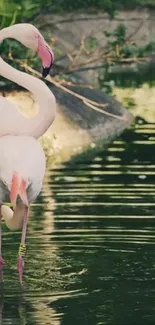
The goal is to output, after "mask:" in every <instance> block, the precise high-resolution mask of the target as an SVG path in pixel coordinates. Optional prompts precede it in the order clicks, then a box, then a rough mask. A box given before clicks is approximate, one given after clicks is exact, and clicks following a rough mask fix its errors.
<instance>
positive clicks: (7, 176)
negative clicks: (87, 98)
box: [0, 24, 56, 284]
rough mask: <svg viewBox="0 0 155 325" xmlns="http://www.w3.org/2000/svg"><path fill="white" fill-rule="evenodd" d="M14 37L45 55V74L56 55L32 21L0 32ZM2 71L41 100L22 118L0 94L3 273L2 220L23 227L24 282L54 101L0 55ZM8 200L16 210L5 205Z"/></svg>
mask: <svg viewBox="0 0 155 325" xmlns="http://www.w3.org/2000/svg"><path fill="white" fill-rule="evenodd" d="M6 37H10V38H15V39H17V40H18V41H19V42H21V43H23V44H24V45H25V46H27V47H29V48H31V49H33V50H35V51H37V53H38V55H39V56H40V58H41V59H42V65H43V71H42V74H43V77H46V76H47V74H48V73H49V71H50V68H51V66H52V64H53V60H54V55H53V52H52V50H51V49H50V48H49V46H48V45H47V43H46V42H45V40H44V38H43V37H42V35H41V34H40V32H39V31H38V30H37V29H36V28H35V27H34V26H33V25H30V24H16V25H13V26H11V27H8V28H5V29H3V30H1V31H0V42H2V41H3V40H4V39H5V38H6ZM0 74H1V75H2V76H3V77H5V78H7V79H10V80H12V81H14V82H16V83H17V84H18V85H21V86H23V87H25V88H26V89H28V90H29V91H31V92H32V94H33V95H34V97H35V98H36V100H38V103H39V113H38V114H37V116H35V117H33V118H31V119H27V118H25V117H23V116H22V115H21V114H20V113H19V112H18V111H17V110H16V108H15V107H14V105H13V104H12V103H10V102H9V101H7V100H6V99H5V98H3V97H0V114H1V119H0V275H1V278H2V276H3V264H4V260H3V257H2V250H1V221H2V218H4V220H5V222H6V225H7V226H8V227H9V229H11V230H16V229H22V236H21V243H20V247H19V253H18V261H17V268H18V274H19V282H20V283H21V284H22V281H23V272H24V255H25V251H26V244H25V240H26V229H27V223H28V216H29V208H30V204H31V202H32V201H34V200H35V199H36V198H37V196H38V194H39V193H40V191H41V187H42V182H43V177H44V173H45V165H46V164H45V154H44V151H43V149H42V147H41V146H40V144H39V143H38V142H37V139H38V138H39V137H40V136H41V135H42V134H43V133H44V132H45V131H46V130H47V129H48V127H49V126H50V125H51V124H52V123H53V121H54V119H55V110H56V101H55V97H54V95H53V93H52V92H51V91H50V90H49V88H48V87H47V86H46V84H45V83H44V82H43V81H41V80H39V79H37V78H35V77H33V76H30V75H28V74H27V73H24V72H20V71H18V70H16V69H14V68H13V67H11V66H10V65H8V64H7V63H6V62H4V60H3V59H2V58H1V57H0ZM8 200H10V202H11V204H12V206H13V210H12V209H11V208H10V207H9V206H7V205H5V204H4V202H6V201H8Z"/></svg>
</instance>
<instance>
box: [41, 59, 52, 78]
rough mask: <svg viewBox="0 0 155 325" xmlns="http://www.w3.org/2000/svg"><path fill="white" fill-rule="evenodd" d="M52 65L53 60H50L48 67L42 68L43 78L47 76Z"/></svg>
mask: <svg viewBox="0 0 155 325" xmlns="http://www.w3.org/2000/svg"><path fill="white" fill-rule="evenodd" d="M52 65H53V62H52V60H51V64H50V66H49V67H47V68H44V67H43V68H42V77H43V78H46V77H47V76H48V74H49V72H50V70H51V68H52Z"/></svg>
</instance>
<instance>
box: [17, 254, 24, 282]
mask: <svg viewBox="0 0 155 325" xmlns="http://www.w3.org/2000/svg"><path fill="white" fill-rule="evenodd" d="M17 268H18V274H19V282H20V284H22V282H23V272H24V259H23V257H22V256H19V257H18V262H17Z"/></svg>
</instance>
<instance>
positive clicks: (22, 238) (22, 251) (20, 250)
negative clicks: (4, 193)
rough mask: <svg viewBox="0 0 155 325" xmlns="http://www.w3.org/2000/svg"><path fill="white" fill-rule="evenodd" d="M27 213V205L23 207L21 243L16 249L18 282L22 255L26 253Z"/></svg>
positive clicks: (21, 270)
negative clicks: (17, 249)
mask: <svg viewBox="0 0 155 325" xmlns="http://www.w3.org/2000/svg"><path fill="white" fill-rule="evenodd" d="M28 213H29V209H28V207H25V213H24V219H23V228H22V237H21V243H20V246H19V251H18V263H17V267H18V274H19V282H20V284H22V282H23V272H24V256H25V253H26V244H25V239H26V230H27V223H28Z"/></svg>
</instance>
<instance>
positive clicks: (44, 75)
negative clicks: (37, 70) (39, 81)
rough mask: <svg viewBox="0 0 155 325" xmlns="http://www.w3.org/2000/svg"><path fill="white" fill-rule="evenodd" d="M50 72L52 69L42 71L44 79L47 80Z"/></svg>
mask: <svg viewBox="0 0 155 325" xmlns="http://www.w3.org/2000/svg"><path fill="white" fill-rule="evenodd" d="M49 72H50V68H43V69H42V77H43V78H46V77H47V76H48V74H49Z"/></svg>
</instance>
